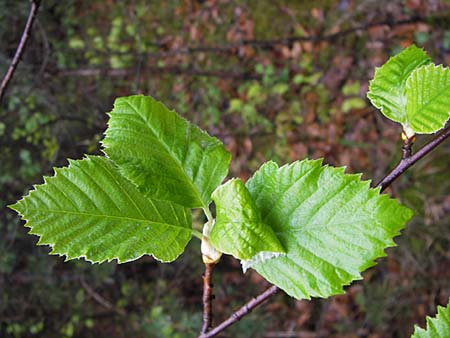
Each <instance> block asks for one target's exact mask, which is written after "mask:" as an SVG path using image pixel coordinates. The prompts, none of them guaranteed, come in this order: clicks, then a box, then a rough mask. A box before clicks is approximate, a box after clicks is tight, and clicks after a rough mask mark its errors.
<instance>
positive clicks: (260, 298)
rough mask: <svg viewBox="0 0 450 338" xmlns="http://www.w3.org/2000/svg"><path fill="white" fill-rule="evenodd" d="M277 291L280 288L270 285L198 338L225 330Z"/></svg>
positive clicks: (207, 336) (208, 337) (211, 335)
mask: <svg viewBox="0 0 450 338" xmlns="http://www.w3.org/2000/svg"><path fill="white" fill-rule="evenodd" d="M279 291H280V288H278V286H276V285H272V286H271V287H270V288H268V289H267V290H266V291H264V292H263V293H262V294H260V295H259V296H257V297H256V298H253V299H252V300H251V301H249V302H248V303H246V304H245V305H244V306H242V307H241V308H240V309H239V310H237V311H236V312H234V313H233V314H232V315H231V316H230V317H228V319H227V320H225V321H223V322H222V323H220V324H219V325H218V326H216V327H215V328H214V329H212V330H211V331H209V332H207V333H205V334H201V335H200V336H199V337H198V338H210V337H214V336H215V335H217V334H218V333H220V332H222V331H223V330H225V329H226V328H227V327H228V326H230V325H233V324H234V323H236V322H238V321H239V320H240V319H241V318H242V317H244V316H246V315H248V314H249V313H250V312H251V311H252V310H253V309H254V308H255V307H257V306H258V305H260V304H261V303H263V302H265V301H266V300H267V299H268V298H270V297H272V296H273V295H275V294H277V293H278V292H279Z"/></svg>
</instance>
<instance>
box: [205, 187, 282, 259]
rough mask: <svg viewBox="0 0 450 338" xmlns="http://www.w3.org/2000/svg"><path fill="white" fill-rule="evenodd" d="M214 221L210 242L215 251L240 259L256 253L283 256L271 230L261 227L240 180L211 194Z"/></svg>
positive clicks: (264, 225) (280, 246)
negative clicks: (214, 208) (214, 210)
mask: <svg viewBox="0 0 450 338" xmlns="http://www.w3.org/2000/svg"><path fill="white" fill-rule="evenodd" d="M213 200H214V203H215V204H216V214H217V215H216V222H215V224H214V227H213V228H212V230H211V234H210V239H211V243H212V244H213V245H214V247H215V248H217V249H218V250H220V251H221V252H224V253H226V254H229V255H233V256H234V257H236V258H238V259H241V260H249V259H250V258H252V257H254V256H255V255H256V254H258V253H259V252H273V253H284V249H283V246H282V245H281V243H280V241H279V240H278V238H277V236H276V235H275V233H274V232H273V230H272V228H271V227H270V226H269V225H267V224H264V223H263V222H262V220H261V215H260V214H259V211H258V209H256V207H255V205H254V203H253V200H252V198H251V196H250V194H249V192H248V190H247V188H246V187H245V185H244V183H242V181H241V180H239V179H233V180H230V181H228V182H227V183H225V184H223V185H221V186H220V187H219V188H217V189H216V191H214V193H213Z"/></svg>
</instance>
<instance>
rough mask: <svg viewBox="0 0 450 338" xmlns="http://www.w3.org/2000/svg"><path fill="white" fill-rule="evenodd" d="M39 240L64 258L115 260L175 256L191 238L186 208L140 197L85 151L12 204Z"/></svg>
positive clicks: (108, 163)
mask: <svg viewBox="0 0 450 338" xmlns="http://www.w3.org/2000/svg"><path fill="white" fill-rule="evenodd" d="M10 208H11V209H13V210H15V211H17V212H18V213H20V214H21V215H22V218H23V219H25V220H27V223H26V226H28V227H30V228H31V231H30V233H31V234H35V235H38V236H40V240H39V242H38V244H39V245H45V244H48V245H50V246H51V247H52V248H53V250H52V252H51V253H52V254H59V255H66V256H67V259H73V258H80V257H85V258H86V259H87V260H89V261H91V262H103V261H110V260H113V259H116V258H117V260H118V261H119V263H123V262H128V261H131V260H135V259H137V258H139V257H141V256H142V255H145V254H151V255H153V256H154V257H155V258H156V259H158V260H160V261H163V262H170V261H173V260H175V259H176V258H177V257H178V256H179V255H180V254H181V253H182V252H183V250H184V247H185V246H186V244H187V243H188V242H189V240H190V238H191V232H192V228H191V216H190V211H189V209H186V208H184V207H182V206H179V205H176V204H173V203H171V202H167V201H158V200H153V199H150V198H146V197H144V196H143V195H142V194H141V193H140V192H139V191H138V190H137V189H136V187H135V186H134V185H133V184H132V183H131V182H129V181H128V180H127V179H125V178H124V177H123V176H122V175H121V174H120V173H119V171H118V168H117V167H116V165H115V164H114V163H113V162H112V161H111V160H109V159H107V158H105V157H99V156H88V157H87V158H86V159H83V160H80V161H70V165H69V167H67V168H58V169H55V176H53V177H45V184H42V185H37V186H35V190H33V191H31V192H30V194H29V195H28V196H26V197H25V198H23V199H22V200H20V201H19V202H17V203H16V204H14V205H12V206H10Z"/></svg>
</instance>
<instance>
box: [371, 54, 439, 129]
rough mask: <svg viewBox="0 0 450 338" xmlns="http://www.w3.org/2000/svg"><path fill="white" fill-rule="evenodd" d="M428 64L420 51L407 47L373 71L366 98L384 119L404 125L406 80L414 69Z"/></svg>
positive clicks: (425, 56) (426, 58)
mask: <svg viewBox="0 0 450 338" xmlns="http://www.w3.org/2000/svg"><path fill="white" fill-rule="evenodd" d="M430 62H431V59H430V58H429V57H428V56H427V54H426V53H425V52H424V51H423V50H422V49H420V48H417V47H416V46H414V45H411V46H409V47H408V48H406V49H404V50H403V51H402V52H400V53H399V54H397V55H395V56H393V57H391V58H390V59H389V60H388V61H387V62H386V63H385V64H384V65H383V66H381V67H380V68H377V69H376V70H375V75H374V78H373V80H372V81H370V86H369V92H368V93H367V97H368V98H369V99H370V101H371V102H372V104H373V105H374V106H375V107H377V108H378V109H380V110H381V112H382V113H383V114H384V115H385V116H386V117H388V118H389V119H391V120H393V121H396V122H399V123H402V124H405V123H406V122H407V118H406V92H405V85H406V80H407V79H408V77H409V76H410V75H411V73H412V72H413V71H414V70H415V69H417V68H418V67H420V66H423V65H426V64H428V63H430Z"/></svg>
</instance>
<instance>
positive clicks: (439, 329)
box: [411, 300, 450, 338]
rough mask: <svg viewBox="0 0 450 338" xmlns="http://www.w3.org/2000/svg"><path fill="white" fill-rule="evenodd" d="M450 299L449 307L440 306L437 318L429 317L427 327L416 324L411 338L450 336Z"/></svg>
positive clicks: (441, 337) (442, 337)
mask: <svg viewBox="0 0 450 338" xmlns="http://www.w3.org/2000/svg"><path fill="white" fill-rule="evenodd" d="M449 337H450V300H449V304H448V305H447V307H445V308H444V307H442V306H438V307H437V316H436V318H431V317H427V329H426V330H424V329H421V328H420V327H418V326H416V327H415V330H414V334H413V335H412V336H411V338H449Z"/></svg>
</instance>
